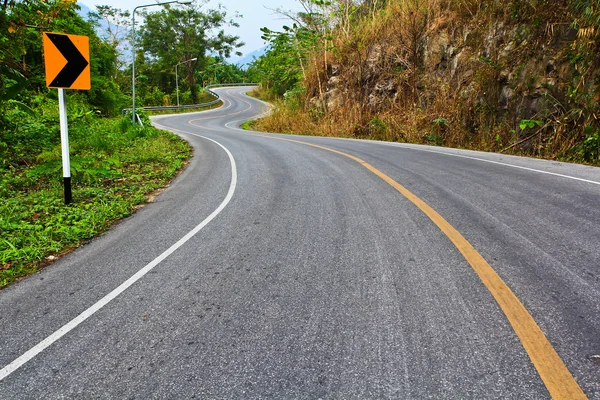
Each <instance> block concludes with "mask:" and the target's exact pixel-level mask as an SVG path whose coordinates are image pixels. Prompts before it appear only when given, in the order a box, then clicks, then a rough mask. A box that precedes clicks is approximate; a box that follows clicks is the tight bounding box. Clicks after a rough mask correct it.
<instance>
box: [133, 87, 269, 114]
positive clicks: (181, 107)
mask: <svg viewBox="0 0 600 400" xmlns="http://www.w3.org/2000/svg"><path fill="white" fill-rule="evenodd" d="M234 86H258V83H221V84H214V85H208V86H205V87H204V89H206V91H207V92H208V94H210V95H211V96H213V97H214V98H215V100H213V101H209V102H208V103H202V104H188V105H179V106H150V107H136V109H137V110H144V111H170V110H186V109H192V108H203V107H210V106H214V105H215V104H219V102H220V101H221V98H220V97H219V95H218V94H217V93H215V92H213V91H212V90H210V89H213V88H220V87H234ZM130 111H131V108H124V109H123V110H122V114H123V115H125V114H127V113H128V112H130Z"/></svg>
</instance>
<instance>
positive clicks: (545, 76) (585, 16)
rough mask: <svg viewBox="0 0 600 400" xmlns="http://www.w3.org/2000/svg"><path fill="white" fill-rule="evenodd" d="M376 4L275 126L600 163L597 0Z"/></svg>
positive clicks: (329, 49) (340, 35)
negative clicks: (291, 114)
mask: <svg viewBox="0 0 600 400" xmlns="http://www.w3.org/2000/svg"><path fill="white" fill-rule="evenodd" d="M369 5H372V4H371V3H363V4H362V5H359V6H357V7H356V10H357V13H356V15H355V18H353V19H351V21H350V23H351V25H352V28H351V29H349V30H346V31H344V30H342V29H341V28H340V21H341V20H340V19H338V20H336V26H335V27H334V28H333V30H332V32H333V33H334V34H332V35H329V36H328V38H327V39H326V41H325V44H326V46H325V45H324V46H321V47H317V46H313V47H312V51H309V52H308V55H307V57H306V58H305V59H304V60H303V59H302V58H301V57H299V58H298V60H299V61H304V62H303V63H302V64H303V65H304V67H303V68H302V72H303V75H302V78H301V79H300V81H299V84H298V85H296V87H295V88H294V89H292V90H290V91H289V92H288V93H287V94H288V96H287V97H288V99H287V101H286V102H284V103H282V105H280V109H279V111H278V112H277V113H275V114H274V115H273V116H272V117H271V118H270V119H269V120H265V121H262V122H261V123H260V125H262V126H263V128H265V129H271V130H273V129H277V130H280V131H296V132H298V131H304V132H308V133H315V134H323V133H325V134H328V135H334V136H351V137H370V138H376V139H385V140H394V141H409V142H417V143H429V144H437V145H447V146H457V147H465V148H475V149H482V150H491V151H505V152H510V153H517V154H527V155H533V156H541V157H546V158H560V159H567V160H575V161H583V162H590V163H597V162H598V157H599V154H598V148H599V147H600V134H599V128H600V124H599V121H598V117H599V116H600V112H599V111H600V107H599V103H598V101H599V100H600V86H599V84H600V72H599V69H598V65H599V61H600V56H599V55H600V53H599V52H598V44H599V35H598V33H600V29H599V28H598V27H600V16H597V15H596V14H595V13H596V12H598V13H599V14H598V15H600V7H598V6H599V4H598V2H597V0H593V1H589V2H585V1H583V0H571V1H548V0H538V1H534V0H516V1H508V2H501V1H496V0H492V1H482V0H480V1H477V0H456V1H452V0H447V1H435V0H429V1H423V0H406V1H405V0H390V1H389V2H388V3H387V4H385V5H382V6H380V9H379V10H378V11H379V12H362V16H359V13H360V12H361V10H364V9H365V7H367V6H369ZM596 9H598V11H596ZM328 40H330V42H328ZM299 88H300V89H299ZM290 93H291V94H293V97H295V101H290V99H289V97H290V96H289V94H290ZM291 112H294V113H298V112H299V113H300V114H302V117H296V118H294V119H291V118H289V116H286V114H287V113H291Z"/></svg>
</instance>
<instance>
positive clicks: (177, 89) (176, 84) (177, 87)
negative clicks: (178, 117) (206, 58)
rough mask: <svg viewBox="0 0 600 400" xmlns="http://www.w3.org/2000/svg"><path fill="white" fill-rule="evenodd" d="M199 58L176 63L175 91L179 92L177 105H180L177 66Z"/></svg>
mask: <svg viewBox="0 0 600 400" xmlns="http://www.w3.org/2000/svg"><path fill="white" fill-rule="evenodd" d="M197 59H198V58H196V57H194V58H191V59H189V60H185V61H182V62H180V63H178V64H177V65H175V88H176V89H175V91H176V92H177V107H179V74H177V67H179V66H180V65H181V64H185V63H189V62H192V61H196V60H197Z"/></svg>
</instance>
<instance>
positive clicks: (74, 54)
mask: <svg viewBox="0 0 600 400" xmlns="http://www.w3.org/2000/svg"><path fill="white" fill-rule="evenodd" d="M44 59H45V67H46V86H47V87H49V88H57V89H58V110H59V116H60V142H61V147H62V160H63V179H64V192H65V204H70V203H71V201H72V200H73V195H72V190H71V161H70V157H69V126H68V122H67V103H66V99H65V91H64V89H81V90H89V89H90V88H91V77H90V44H89V38H88V37H87V36H75V35H64V34H59V33H44Z"/></svg>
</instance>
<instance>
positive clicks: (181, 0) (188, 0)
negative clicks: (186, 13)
mask: <svg viewBox="0 0 600 400" xmlns="http://www.w3.org/2000/svg"><path fill="white" fill-rule="evenodd" d="M192 2H193V1H192V0H171V1H163V2H160V3H154V4H145V5H142V6H137V7H135V8H134V9H133V12H132V13H131V52H132V54H133V61H132V63H131V97H132V103H131V112H132V114H133V123H134V124H135V123H136V122H137V121H136V120H135V12H136V10H137V9H138V8H145V7H152V6H162V5H165V4H171V3H177V4H188V5H189V4H192Z"/></svg>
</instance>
